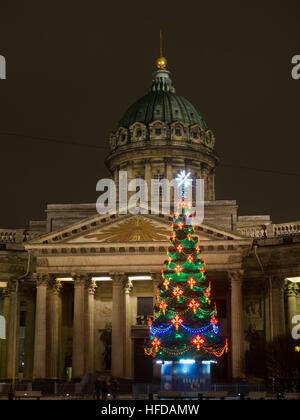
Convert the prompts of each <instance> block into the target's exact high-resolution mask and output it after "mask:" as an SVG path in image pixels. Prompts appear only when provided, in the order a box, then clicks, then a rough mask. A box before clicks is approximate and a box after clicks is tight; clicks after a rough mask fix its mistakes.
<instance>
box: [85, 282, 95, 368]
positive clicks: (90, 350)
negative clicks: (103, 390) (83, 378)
mask: <svg viewBox="0 0 300 420" xmlns="http://www.w3.org/2000/svg"><path fill="white" fill-rule="evenodd" d="M96 288H97V284H96V281H95V280H92V279H90V280H89V283H88V289H87V292H88V297H87V299H88V302H87V305H88V309H87V359H86V367H87V371H88V373H95V290H96Z"/></svg>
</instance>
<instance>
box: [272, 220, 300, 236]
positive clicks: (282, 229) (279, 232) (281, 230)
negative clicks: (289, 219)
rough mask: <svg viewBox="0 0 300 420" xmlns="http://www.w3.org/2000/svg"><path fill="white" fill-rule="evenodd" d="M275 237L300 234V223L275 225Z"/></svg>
mask: <svg viewBox="0 0 300 420" xmlns="http://www.w3.org/2000/svg"><path fill="white" fill-rule="evenodd" d="M273 234H274V236H286V235H296V234H300V222H293V223H280V224H276V225H273Z"/></svg>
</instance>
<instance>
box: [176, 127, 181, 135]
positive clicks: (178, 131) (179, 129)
mask: <svg viewBox="0 0 300 420" xmlns="http://www.w3.org/2000/svg"><path fill="white" fill-rule="evenodd" d="M181 135H182V134H181V128H179V127H176V128H175V136H177V137H181Z"/></svg>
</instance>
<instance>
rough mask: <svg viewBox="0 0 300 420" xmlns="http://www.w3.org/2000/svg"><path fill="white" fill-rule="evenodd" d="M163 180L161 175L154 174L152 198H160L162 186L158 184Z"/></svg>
mask: <svg viewBox="0 0 300 420" xmlns="http://www.w3.org/2000/svg"><path fill="white" fill-rule="evenodd" d="M163 178H164V176H163V175H162V174H154V184H153V193H154V196H155V197H157V196H159V197H162V186H161V185H159V182H160V181H161V180H162V179H163Z"/></svg>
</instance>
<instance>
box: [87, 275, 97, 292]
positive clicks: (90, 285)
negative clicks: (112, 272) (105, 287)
mask: <svg viewBox="0 0 300 420" xmlns="http://www.w3.org/2000/svg"><path fill="white" fill-rule="evenodd" d="M87 287H88V292H89V295H94V294H95V291H96V289H97V287H98V286H97V283H96V280H93V279H89V281H88V283H87Z"/></svg>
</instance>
